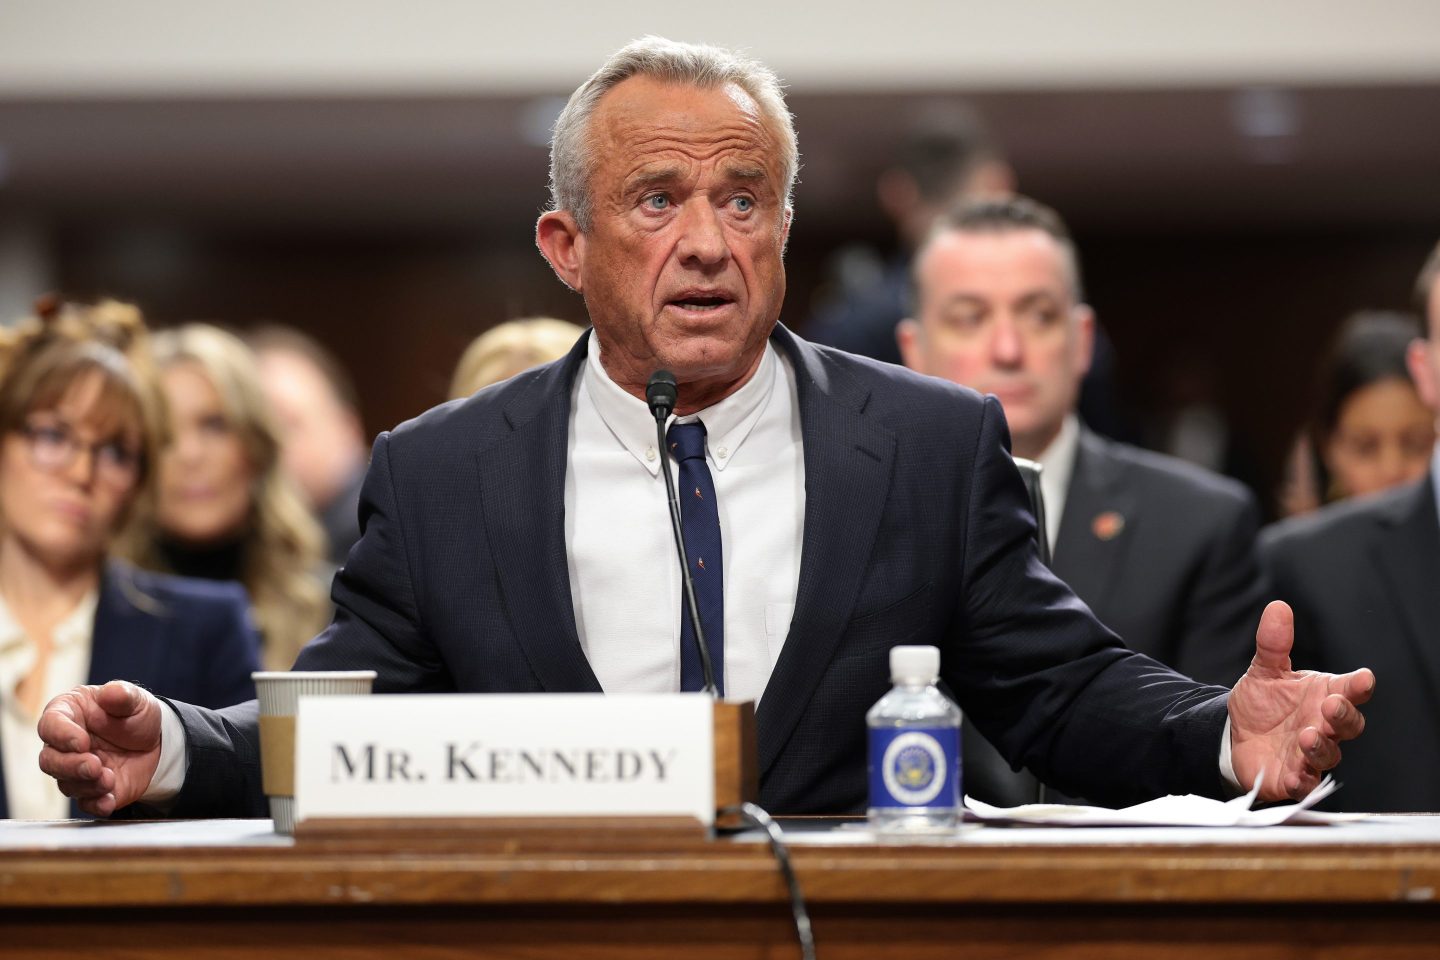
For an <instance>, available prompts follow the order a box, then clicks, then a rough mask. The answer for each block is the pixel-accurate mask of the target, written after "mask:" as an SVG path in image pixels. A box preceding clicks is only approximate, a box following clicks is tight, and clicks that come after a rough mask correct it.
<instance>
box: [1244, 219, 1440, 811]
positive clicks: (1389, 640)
mask: <svg viewBox="0 0 1440 960" xmlns="http://www.w3.org/2000/svg"><path fill="white" fill-rule="evenodd" d="M1418 287H1419V291H1418V292H1419V295H1420V299H1421V302H1422V304H1423V309H1424V310H1425V312H1426V316H1427V331H1428V334H1429V336H1428V338H1427V339H1421V340H1416V341H1415V342H1414V343H1412V344H1411V346H1410V352H1409V357H1408V360H1409V366H1410V372H1411V376H1412V378H1413V379H1414V381H1415V385H1416V387H1417V389H1418V390H1419V391H1420V396H1421V398H1422V399H1423V400H1424V401H1425V403H1426V405H1427V406H1429V407H1430V408H1431V409H1432V410H1435V411H1437V412H1440V245H1437V246H1436V248H1435V250H1434V252H1433V253H1432V254H1431V255H1430V259H1429V261H1428V262H1427V263H1426V265H1425V268H1424V269H1423V270H1422V271H1421V274H1420V281H1419V284H1418ZM1437 477H1440V449H1437V454H1436V459H1435V460H1433V461H1432V463H1431V468H1430V472H1429V473H1428V474H1427V475H1426V476H1425V477H1423V478H1422V479H1420V480H1419V481H1418V482H1415V483H1411V484H1407V485H1405V486H1403V487H1399V488H1397V489H1395V490H1392V491H1389V492H1387V493H1383V494H1380V495H1378V496H1375V497H1373V498H1364V499H1354V500H1348V501H1342V502H1340V503H1337V504H1334V505H1332V506H1330V507H1327V508H1325V509H1323V510H1320V511H1318V512H1316V513H1312V514H1308V515H1306V516H1302V517H1297V518H1295V519H1292V520H1287V521H1284V522H1283V523H1280V524H1277V525H1275V526H1274V527H1270V528H1268V529H1267V530H1266V531H1265V534H1264V537H1263V539H1262V549H1263V553H1264V557H1265V561H1266V563H1267V565H1268V566H1269V568H1270V571H1271V576H1272V579H1273V581H1274V584H1275V589H1276V592H1277V593H1278V594H1279V596H1281V597H1282V598H1284V599H1285V600H1287V601H1289V602H1290V604H1291V605H1292V606H1293V607H1294V609H1295V640H1296V643H1295V661H1296V663H1297V664H1299V665H1301V666H1304V667H1310V668H1313V669H1316V670H1328V669H1332V668H1334V667H1335V666H1337V665H1339V664H1344V663H1358V662H1360V661H1361V660H1363V661H1365V662H1366V663H1370V664H1374V666H1375V669H1376V671H1377V672H1378V673H1379V674H1380V675H1381V676H1383V677H1385V686H1386V689H1385V696H1384V697H1383V698H1382V700H1381V701H1380V702H1378V703H1377V704H1376V709H1374V710H1369V711H1367V716H1366V719H1367V723H1368V725H1369V728H1370V734H1369V735H1368V736H1366V737H1365V738H1364V740H1363V741H1360V742H1357V743H1355V744H1352V745H1349V746H1347V747H1346V748H1345V775H1344V777H1343V780H1344V781H1345V788H1344V789H1343V790H1341V791H1339V792H1338V793H1336V794H1335V796H1334V797H1332V798H1331V799H1330V800H1327V801H1326V803H1327V805H1329V806H1331V807H1332V808H1334V809H1343V810H1383V811H1417V810H1423V811H1436V810H1440V513H1437V509H1436V501H1437V497H1440V485H1437Z"/></svg>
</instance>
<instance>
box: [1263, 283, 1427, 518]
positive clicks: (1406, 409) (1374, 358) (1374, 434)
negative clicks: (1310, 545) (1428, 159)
mask: <svg viewBox="0 0 1440 960" xmlns="http://www.w3.org/2000/svg"><path fill="white" fill-rule="evenodd" d="M1420 332H1421V325H1420V323H1419V322H1418V321H1417V320H1416V319H1415V318H1414V317H1412V316H1410V315H1408V314H1400V313H1386V312H1382V311H1366V312H1363V313H1358V314H1356V315H1355V316H1353V317H1351V318H1350V319H1349V320H1348V321H1346V323H1345V326H1344V327H1343V328H1342V329H1341V331H1340V335H1339V337H1338V338H1337V339H1336V342H1335V346H1334V349H1333V350H1332V351H1331V354H1330V357H1329V358H1328V360H1327V361H1326V364H1325V368H1324V372H1323V374H1322V377H1321V381H1320V389H1319V391H1318V393H1319V402H1318V404H1317V409H1316V413H1315V416H1314V418H1313V422H1312V423H1311V425H1310V428H1309V432H1308V436H1305V437H1302V438H1301V440H1300V441H1299V443H1298V444H1297V446H1298V447H1299V449H1298V450H1297V451H1296V453H1295V457H1296V458H1308V460H1300V459H1293V460H1292V466H1291V469H1292V471H1294V474H1292V476H1291V478H1290V481H1289V482H1290V486H1289V488H1288V489H1287V490H1286V491H1285V495H1284V496H1283V497H1282V499H1283V501H1284V506H1285V511H1286V514H1287V515H1289V516H1294V515H1297V514H1299V513H1304V512H1306V510H1307V508H1309V509H1313V508H1314V507H1316V506H1319V505H1320V504H1321V503H1329V502H1333V501H1336V500H1343V499H1345V498H1346V497H1356V496H1367V495H1369V494H1372V493H1379V492H1381V491H1383V490H1389V489H1390V488H1391V487H1395V486H1399V485H1400V484H1403V483H1410V482H1412V481H1414V480H1418V479H1419V478H1420V477H1421V476H1422V475H1423V474H1424V473H1425V471H1426V469H1428V468H1429V466H1430V455H1431V452H1432V451H1433V449H1434V447H1435V415H1434V413H1432V412H1431V411H1430V409H1429V408H1428V407H1426V406H1425V404H1424V402H1423V401H1422V400H1421V399H1420V394H1419V393H1418V392H1417V391H1416V389H1415V382H1414V380H1413V379H1412V378H1411V375H1410V369H1409V366H1408V363H1407V360H1406V357H1407V354H1408V352H1409V348H1410V344H1411V343H1412V342H1413V341H1414V340H1415V339H1416V337H1417V336H1419V335H1420ZM1307 479H1308V481H1309V485H1308V486H1307V485H1306V481H1307Z"/></svg>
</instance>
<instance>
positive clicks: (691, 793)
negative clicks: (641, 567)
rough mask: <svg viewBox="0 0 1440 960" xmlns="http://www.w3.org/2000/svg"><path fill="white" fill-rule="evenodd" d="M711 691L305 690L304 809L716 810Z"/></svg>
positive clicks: (299, 757)
mask: <svg viewBox="0 0 1440 960" xmlns="http://www.w3.org/2000/svg"><path fill="white" fill-rule="evenodd" d="M714 705H715V702H714V701H713V700H712V699H711V698H710V697H708V696H705V695H703V694H683V693H682V694H654V695H640V694H635V695H619V696H616V695H602V694H550V693H545V694H503V695H501V694H463V695H461V694H410V695H388V696H325V697H301V698H300V705H299V711H298V713H297V717H296V731H295V743H296V748H295V819H296V821H297V822H298V821H301V820H305V819H307V818H316V817H336V818H344V817H350V818H353V817H595V816H650V817H672V816H686V817H694V818H696V819H697V820H699V821H700V822H701V823H703V824H706V825H709V824H710V823H712V822H713V821H714V819H715V762H714V753H715V744H714V723H713V710H714Z"/></svg>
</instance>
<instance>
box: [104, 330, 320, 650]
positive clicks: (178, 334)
mask: <svg viewBox="0 0 1440 960" xmlns="http://www.w3.org/2000/svg"><path fill="white" fill-rule="evenodd" d="M154 352H155V359H156V363H157V364H158V366H159V368H160V379H161V383H162V384H163V385H164V388H165V396H166V400H167V403H168V406H169V409H170V423H171V429H172V431H173V434H174V437H173V442H172V443H171V444H170V446H169V447H168V448H167V449H166V451H165V454H164V456H163V457H162V458H161V462H160V470H159V474H160V483H159V491H158V498H159V499H158V504H157V507H156V510H155V514H154V524H153V528H152V529H150V530H149V531H147V532H146V534H145V536H144V537H142V538H141V539H140V540H139V541H138V542H137V543H136V544H134V546H133V548H131V549H130V555H131V556H134V557H135V559H136V561H137V562H138V563H139V564H140V565H141V566H144V567H147V568H149V569H153V570H165V571H170V572H173V573H178V574H181V575H184V576H187V577H205V578H207V579H224V580H238V581H239V582H240V583H242V584H244V585H245V589H246V590H247V591H248V592H249V594H250V600H251V610H252V612H253V615H254V619H255V623H256V626H257V627H258V628H259V631H260V636H261V651H262V654H261V655H262V659H263V660H264V663H265V667H266V669H268V670H288V669H290V666H291V664H293V663H294V662H295V657H296V655H297V654H298V653H299V652H300V648H301V647H302V646H304V645H305V644H306V643H307V642H308V641H309V640H310V639H311V638H312V637H314V636H315V634H317V633H319V632H320V630H321V629H322V628H323V627H324V626H325V623H326V622H327V621H328V620H329V618H330V613H331V610H330V601H329V597H328V588H329V577H328V573H329V571H327V570H326V569H325V566H324V562H325V533H324V530H322V529H321V527H320V524H319V523H318V522H317V521H316V520H315V517H314V515H312V514H311V513H310V510H309V508H308V507H307V506H306V505H305V501H304V500H303V499H302V497H301V494H300V491H299V488H298V487H296V486H295V484H294V482H293V481H292V480H290V478H289V477H288V476H287V475H286V474H285V473H284V472H283V470H282V469H281V465H280V440H279V431H278V428H277V426H276V424H275V418H274V414H273V413H272V412H271V410H270V405H269V403H268V402H267V401H266V399H265V393H264V389H263V387H262V384H261V380H260V372H259V369H258V367H257V366H256V361H255V357H254V355H253V354H252V353H251V351H250V348H249V347H247V346H246V345H245V344H244V342H243V341H241V340H240V339H239V338H238V337H236V336H235V335H234V334H231V333H228V332H226V331H224V330H221V329H220V328H218V327H214V326H210V325H209V324H204V323H189V324H185V325H184V326H181V327H177V328H175V329H174V330H165V331H163V332H161V333H157V334H156V335H155V350H154Z"/></svg>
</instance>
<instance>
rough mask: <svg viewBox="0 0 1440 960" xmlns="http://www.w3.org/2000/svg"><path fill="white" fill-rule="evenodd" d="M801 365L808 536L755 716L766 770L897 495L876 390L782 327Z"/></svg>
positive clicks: (795, 718)
mask: <svg viewBox="0 0 1440 960" xmlns="http://www.w3.org/2000/svg"><path fill="white" fill-rule="evenodd" d="M773 339H774V341H775V343H776V345H777V346H779V347H780V348H781V349H782V350H784V351H785V353H786V355H787V356H789V358H790V360H791V362H792V363H793V364H794V368H795V378H796V381H797V390H798V394H799V402H800V425H801V433H802V435H803V437H804V445H805V446H804V449H805V532H804V542H803V546H802V548H801V554H800V582H799V586H798V588H797V590H796V595H795V616H794V619H793V620H792V621H791V623H790V633H789V636H788V637H787V638H786V641H785V646H784V647H783V648H782V649H781V651H780V658H779V660H778V661H777V662H776V664H775V669H774V671H773V672H772V673H771V676H770V681H769V683H768V684H767V685H766V687H765V696H764V697H763V698H762V699H761V701H760V708H759V712H758V715H757V727H758V730H759V752H760V773H761V774H762V775H763V774H764V773H765V771H766V770H767V769H769V767H770V765H771V764H773V763H774V762H775V760H776V758H777V757H778V756H779V755H780V751H781V749H782V748H783V747H784V746H785V742H786V741H787V740H788V739H789V738H790V735H791V733H792V732H793V731H794V729H795V725H796V724H797V723H798V722H799V720H800V717H801V715H802V714H803V713H804V712H805V708H806V706H807V705H808V704H809V702H810V698H811V696H812V695H813V694H814V692H815V688H816V686H817V685H818V684H819V682H820V678H821V677H822V676H823V675H824V673H825V669H826V667H827V665H828V664H829V662H830V659H831V657H832V656H833V655H834V652H835V647H836V645H837V644H838V643H839V642H840V638H841V637H842V636H843V635H844V632H845V627H846V624H847V623H848V622H849V619H850V614H851V610H852V608H853V606H854V603H855V597H856V596H857V595H858V593H859V591H860V587H861V585H862V582H863V580H864V576H865V572H866V568H867V563H868V560H869V557H870V552H871V549H872V547H873V546H874V542H875V534H876V532H877V531H878V529H879V525H880V518H881V515H882V514H883V512H884V509H885V503H886V499H887V497H888V495H889V492H890V482H891V468H892V467H893V465H894V459H895V438H894V436H893V435H892V434H891V433H889V432H888V431H886V430H885V429H883V428H881V427H879V426H878V425H876V424H874V423H871V422H869V421H868V420H867V419H866V418H865V417H864V415H863V414H864V410H865V405H866V402H867V401H868V399H869V392H868V391H867V390H865V389H863V388H862V387H861V386H860V385H859V384H857V383H855V382H854V381H852V380H851V379H850V378H849V377H847V376H844V375H843V374H837V373H836V371H835V370H834V369H833V368H830V367H827V366H826V365H825V364H824V362H823V359H822V358H821V357H820V355H819V354H818V353H817V352H816V351H815V350H814V349H813V348H811V347H810V346H809V345H808V344H804V343H802V342H800V341H798V340H796V339H795V337H794V336H793V335H791V334H790V332H789V331H788V330H786V329H785V328H784V327H776V330H775V335H774V338H773Z"/></svg>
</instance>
